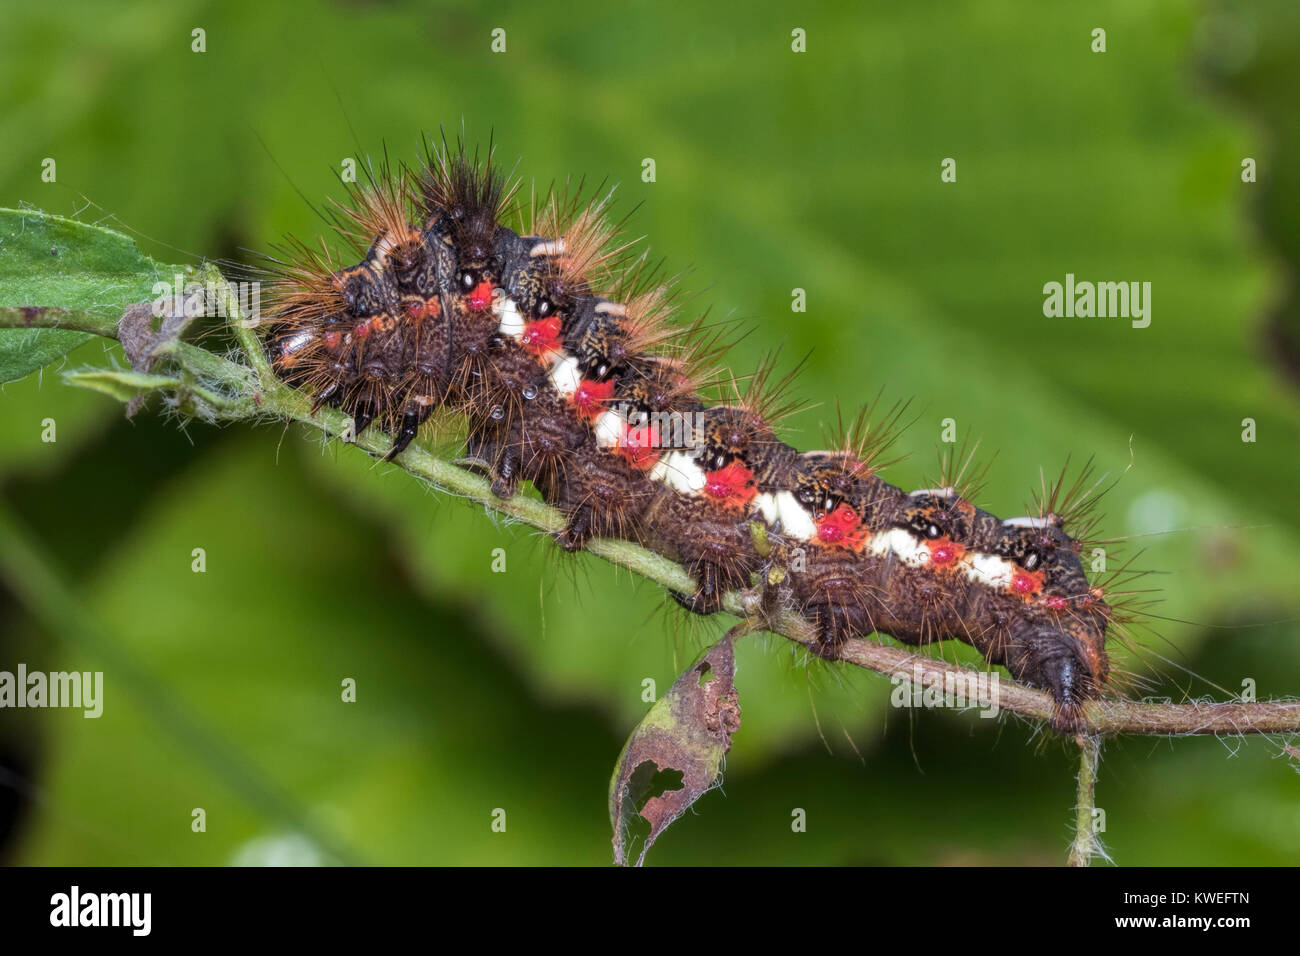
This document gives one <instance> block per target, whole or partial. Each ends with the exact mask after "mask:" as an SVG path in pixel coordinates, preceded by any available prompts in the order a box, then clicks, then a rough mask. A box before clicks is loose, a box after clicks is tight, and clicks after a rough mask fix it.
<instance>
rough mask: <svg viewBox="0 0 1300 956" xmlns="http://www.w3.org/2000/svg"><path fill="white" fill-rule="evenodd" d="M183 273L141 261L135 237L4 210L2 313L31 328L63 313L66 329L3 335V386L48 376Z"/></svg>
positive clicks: (0, 214) (0, 215) (0, 223)
mask: <svg viewBox="0 0 1300 956" xmlns="http://www.w3.org/2000/svg"><path fill="white" fill-rule="evenodd" d="M176 272H177V269H176V268H175V267H172V266H163V265H160V264H158V263H156V262H154V261H153V260H152V259H149V258H148V257H146V256H144V255H142V254H141V252H140V250H139V249H137V248H136V246H135V243H134V242H133V241H132V240H131V239H130V237H128V236H125V235H123V234H122V233H120V232H114V231H113V230H111V229H105V228H103V227H102V226H92V225H89V224H87V223H84V222H77V221H76V220H73V219H65V218H63V217H62V216H54V215H50V214H49V213H44V212H39V211H36V210H31V209H0V311H3V312H4V313H5V316H6V318H12V317H13V316H14V314H15V313H18V316H19V317H20V318H25V319H26V320H27V321H28V322H30V321H32V320H34V319H36V318H37V317H38V316H40V317H42V318H44V319H48V318H49V310H51V309H58V310H60V312H61V313H62V314H61V316H60V322H61V323H62V324H65V325H67V326H68V327H67V328H59V329H0V383H5V382H13V381H17V380H18V379H20V378H23V377H24V376H26V375H28V374H30V373H31V372H34V371H36V370H37V369H39V368H44V367H45V366H46V365H49V364H50V363H51V362H54V361H56V360H57V359H59V358H61V357H62V356H64V355H66V354H67V353H68V352H70V351H71V350H72V349H74V348H76V347H77V346H78V345H80V344H81V343H82V342H84V341H86V339H88V338H89V337H90V336H89V334H88V333H87V332H86V331H85V327H86V326H87V325H91V326H94V325H102V324H103V322H104V320H105V319H116V317H117V316H118V315H120V314H121V313H122V311H123V309H125V308H126V306H127V305H129V304H130V303H132V302H139V301H141V300H144V299H149V298H152V297H153V295H154V292H153V287H154V283H156V282H158V281H167V282H168V283H170V282H172V281H173V279H172V277H173V275H174V274H175V273H176Z"/></svg>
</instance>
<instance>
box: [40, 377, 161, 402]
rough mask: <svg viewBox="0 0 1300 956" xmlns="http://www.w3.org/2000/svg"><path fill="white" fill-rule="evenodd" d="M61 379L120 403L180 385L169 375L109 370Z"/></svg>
mask: <svg viewBox="0 0 1300 956" xmlns="http://www.w3.org/2000/svg"><path fill="white" fill-rule="evenodd" d="M63 377H64V379H65V380H66V381H67V382H68V383H69V384H72V385H80V386H81V387H82V388H90V389H94V390H95V391H97V392H103V393H104V394H105V395H109V396H111V397H113V398H116V399H117V400H118V401H122V402H129V401H131V399H133V398H137V397H139V396H140V395H143V394H144V393H146V392H152V391H156V390H157V389H160V388H179V387H180V384H181V382H180V379H177V378H172V377H171V376H169V375H149V374H146V373H144V372H128V371H116V370H111V369H94V370H88V371H82V372H68V373H67V374H65V375H64V376H63Z"/></svg>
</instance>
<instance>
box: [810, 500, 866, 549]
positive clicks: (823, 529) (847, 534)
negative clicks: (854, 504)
mask: <svg viewBox="0 0 1300 956" xmlns="http://www.w3.org/2000/svg"><path fill="white" fill-rule="evenodd" d="M817 540H818V541H820V542H821V543H822V544H834V545H840V546H841V547H845V548H849V549H851V550H854V551H857V550H860V549H861V547H862V545H863V543H864V542H865V541H866V540H867V529H866V527H864V526H863V524H862V519H861V518H860V517H858V513H857V512H856V511H854V510H853V509H852V508H851V507H849V506H848V505H847V504H840V505H839V507H837V508H836V509H835V510H834V511H832V512H831V513H830V514H827V515H822V516H821V517H820V518H818V519H817Z"/></svg>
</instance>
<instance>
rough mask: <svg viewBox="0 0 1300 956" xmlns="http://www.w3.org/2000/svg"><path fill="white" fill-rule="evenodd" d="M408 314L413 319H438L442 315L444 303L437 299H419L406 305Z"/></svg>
mask: <svg viewBox="0 0 1300 956" xmlns="http://www.w3.org/2000/svg"><path fill="white" fill-rule="evenodd" d="M406 314H407V315H409V316H410V317H411V318H413V319H436V318H437V317H438V316H440V315H441V314H442V303H440V302H439V301H438V300H437V299H424V300H419V299H417V300H416V301H414V302H408V303H407V304H406Z"/></svg>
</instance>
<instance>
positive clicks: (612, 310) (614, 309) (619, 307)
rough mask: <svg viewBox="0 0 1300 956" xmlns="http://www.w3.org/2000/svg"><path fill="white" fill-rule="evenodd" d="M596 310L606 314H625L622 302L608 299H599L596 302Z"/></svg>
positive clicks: (625, 309)
mask: <svg viewBox="0 0 1300 956" xmlns="http://www.w3.org/2000/svg"><path fill="white" fill-rule="evenodd" d="M596 311H597V312H603V313H605V314H607V315H627V306H625V305H624V304H623V303H622V302H610V301H609V300H608V299H601V300H600V302H598V303H596Z"/></svg>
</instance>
